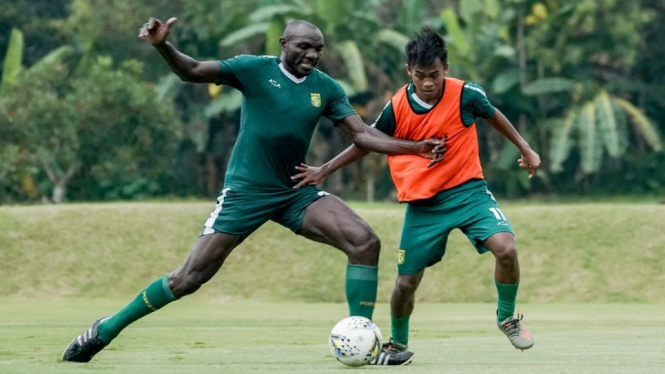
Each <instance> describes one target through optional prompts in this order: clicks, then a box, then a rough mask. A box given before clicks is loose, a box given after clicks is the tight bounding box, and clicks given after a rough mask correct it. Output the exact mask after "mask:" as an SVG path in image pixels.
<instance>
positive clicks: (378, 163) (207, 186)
mask: <svg viewBox="0 0 665 374" xmlns="http://www.w3.org/2000/svg"><path fill="white" fill-rule="evenodd" d="M664 15H665V3H664V2H662V1H643V0H642V1H628V0H601V1H593V0H581V1H575V0H540V1H534V0H479V1H459V0H446V1H434V0H410V1H401V0H371V1H361V0H343V1H334V2H331V1H325V0H311V1H305V0H246V1H242V2H236V1H231V0H222V1H219V0H215V1H213V0H200V1H191V0H174V1H166V0H148V1H138V0H112V1H111V0H49V1H45V0H17V1H12V2H2V3H1V4H0V62H1V63H2V65H0V69H2V70H0V74H1V75H0V77H1V78H0V79H1V81H0V202H4V203H12V202H28V201H41V200H45V201H53V202H60V201H63V200H65V199H68V200H74V201H76V200H79V201H80V200H113V199H142V198H148V197H156V196H214V195H216V194H217V192H218V190H219V188H220V186H221V184H222V183H223V175H224V172H225V170H226V162H227V161H228V157H229V155H230V150H231V148H232V146H233V144H234V141H235V137H236V135H237V130H238V118H239V113H238V108H239V103H240V100H239V99H240V96H239V93H238V92H236V91H234V90H232V89H229V88H221V89H220V88H218V87H208V86H206V85H194V84H185V83H182V82H180V81H179V80H178V79H177V77H175V75H174V74H172V73H171V72H170V71H169V69H168V67H167V66H166V64H165V63H164V62H163V61H162V60H161V57H160V56H159V54H158V53H156V52H155V51H154V50H153V48H152V47H150V46H149V45H148V44H147V43H145V42H143V41H142V40H140V39H138V38H137V37H136V34H137V31H138V29H139V27H140V26H141V25H142V24H143V23H144V22H145V21H147V19H148V18H149V17H150V16H154V17H157V18H160V19H162V20H165V19H167V18H169V17H171V16H175V17H178V22H177V23H176V24H175V26H174V29H173V31H172V33H171V35H170V40H171V42H172V43H174V44H175V45H176V46H177V47H178V48H179V49H180V50H182V51H183V52H185V53H187V54H189V55H191V56H193V57H195V58H197V59H201V60H205V59H224V58H228V57H232V56H234V55H236V54H240V53H251V54H277V53H279V49H278V47H277V40H278V39H279V36H280V34H281V30H282V28H283V26H284V25H285V24H286V23H287V22H288V21H290V20H292V19H299V18H304V19H308V20H311V21H312V22H314V23H316V24H317V25H318V26H319V27H320V28H321V29H322V31H323V33H324V35H325V37H326V51H325V53H324V56H323V59H322V61H321V63H320V68H321V69H322V70H324V71H325V72H327V73H328V74H330V75H331V76H332V77H334V78H335V79H337V80H338V81H339V82H340V83H341V84H342V86H343V87H344V88H345V90H346V91H347V94H348V95H349V97H350V98H351V101H352V103H353V104H354V106H355V107H356V109H357V110H358V112H359V114H360V115H361V116H362V117H363V118H364V119H365V121H366V122H367V123H371V122H373V121H374V119H375V118H376V116H377V114H378V113H379V112H380V110H381V109H382V107H383V106H384V105H385V103H386V101H387V100H389V98H390V96H391V94H392V93H393V92H394V91H395V90H397V89H398V88H399V87H401V86H402V85H403V84H405V83H407V78H408V77H407V76H406V74H405V73H404V58H403V56H402V55H403V51H402V49H403V46H404V44H405V43H406V41H407V40H408V38H409V37H410V36H412V35H413V33H414V32H415V31H417V30H418V29H420V28H421V27H422V26H423V25H428V26H430V27H433V28H435V29H437V30H438V31H439V32H440V33H441V34H442V35H444V36H445V38H446V40H447V41H448V43H449V62H450V64H451V69H450V75H451V76H454V77H459V78H461V79H465V80H469V81H474V82H477V83H479V84H481V85H482V86H483V87H484V88H485V90H486V91H487V94H488V97H489V99H490V101H491V102H492V103H493V104H494V105H495V106H497V107H498V108H499V109H500V110H501V111H502V112H504V113H505V114H506V115H507V117H508V118H509V119H510V120H511V121H512V122H513V124H515V126H516V127H517V128H518V130H519V131H520V132H521V133H522V134H523V135H524V136H525V138H527V139H528V140H529V142H530V143H531V145H532V147H533V148H534V149H536V150H537V151H538V152H539V153H540V155H541V157H542V159H543V167H542V170H541V171H542V172H541V173H539V176H538V178H535V179H534V180H528V179H527V178H526V175H525V173H523V172H522V171H520V170H519V169H518V168H517V164H516V162H515V160H516V159H517V158H518V157H519V155H518V152H517V150H516V149H515V147H514V146H513V145H512V144H510V143H508V142H506V141H505V140H504V139H503V138H502V137H501V136H500V135H499V134H497V133H496V132H495V131H494V130H491V129H490V128H489V126H487V125H486V124H485V123H483V121H482V120H478V123H477V125H478V131H479V134H480V142H481V157H482V161H483V165H484V168H485V174H486V177H487V179H488V180H489V183H490V186H491V188H492V189H493V191H495V192H497V193H499V194H502V195H508V196H512V197H517V196H527V195H534V194H536V195H539V196H541V195H554V194H558V195H568V194H586V195H597V194H602V195H611V194H627V193H640V194H644V193H649V194H654V195H655V194H662V193H663V192H665V168H663V167H662V165H663V162H664V161H665V156H664V155H663V152H662V140H661V137H662V134H663V133H665V123H664V122H663V120H662V118H661V117H660V116H658V113H661V112H662V111H663V109H664V107H665V97H664V96H663V95H662V94H660V91H662V89H663V86H664V82H663V74H662V72H663V71H665V66H664V64H665V62H664V61H665V59H664V58H663V55H665V46H663V44H662V43H658V40H659V39H660V38H661V35H664V34H665V30H663V25H662V22H658V20H659V19H661V18H662V17H663V16H664ZM347 145H348V141H347V140H346V139H345V138H343V136H342V135H341V134H340V133H339V132H338V131H336V130H335V129H334V128H333V127H332V125H331V124H330V123H326V122H322V123H321V124H320V127H319V131H318V132H317V134H316V135H315V140H314V142H313V144H312V148H311V149H310V155H309V156H308V162H310V163H312V164H321V163H323V162H325V161H326V160H328V159H330V158H331V157H333V156H334V155H336V154H337V153H338V152H339V151H341V150H342V149H344V148H345V147H346V146H347ZM608 186H612V187H611V189H610V188H608ZM323 187H324V188H326V189H328V190H329V191H331V192H334V193H337V194H340V195H342V196H344V197H349V198H366V199H369V200H373V199H392V198H393V187H392V182H391V181H390V178H389V174H388V173H387V167H386V163H385V158H384V157H383V156H380V155H372V156H370V157H366V158H365V159H363V160H362V161H361V162H358V163H356V164H354V165H351V166H349V167H347V168H346V169H345V170H343V171H342V172H338V173H336V174H335V175H333V176H331V178H329V180H327V181H326V184H325V185H324V186H323Z"/></svg>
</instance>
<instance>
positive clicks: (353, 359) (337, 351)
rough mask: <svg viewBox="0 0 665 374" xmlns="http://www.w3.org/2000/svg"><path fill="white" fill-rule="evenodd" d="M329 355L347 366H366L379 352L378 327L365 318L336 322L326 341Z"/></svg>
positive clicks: (350, 318) (379, 335) (381, 339)
mask: <svg viewBox="0 0 665 374" xmlns="http://www.w3.org/2000/svg"><path fill="white" fill-rule="evenodd" d="M328 342H329V344H330V353H332V354H333V356H335V358H336V359H337V361H339V362H341V363H343V364H344V365H348V366H363V365H367V364H369V363H370V362H372V360H374V359H375V358H376V356H377V355H378V354H379V352H380V351H381V347H382V345H383V336H382V335H381V330H379V326H377V325H376V324H374V322H372V321H370V320H369V319H367V318H365V317H360V316H352V317H347V318H344V319H343V320H341V321H339V322H337V324H336V325H335V327H333V329H332V331H331V332H330V338H329V339H328Z"/></svg>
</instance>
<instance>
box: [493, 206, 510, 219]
mask: <svg viewBox="0 0 665 374" xmlns="http://www.w3.org/2000/svg"><path fill="white" fill-rule="evenodd" d="M490 212H492V214H494V217H496V219H497V220H499V221H507V220H508V219H507V218H506V216H505V215H503V212H502V211H501V209H499V208H490Z"/></svg>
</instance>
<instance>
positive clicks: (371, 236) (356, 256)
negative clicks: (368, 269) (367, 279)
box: [348, 230, 381, 266]
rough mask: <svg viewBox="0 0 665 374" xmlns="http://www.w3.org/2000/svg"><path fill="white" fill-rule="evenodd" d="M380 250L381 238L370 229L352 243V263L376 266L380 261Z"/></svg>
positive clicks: (349, 253) (350, 255) (349, 254)
mask: <svg viewBox="0 0 665 374" xmlns="http://www.w3.org/2000/svg"><path fill="white" fill-rule="evenodd" d="M380 252H381V240H380V239H379V237H378V236H377V235H376V234H375V233H374V232H372V231H371V230H370V231H368V232H367V233H366V234H365V235H364V236H363V237H362V238H360V240H357V241H356V243H354V244H352V245H351V248H350V249H349V250H348V256H349V260H350V262H351V263H354V264H361V265H370V266H376V265H378V263H379V253H380Z"/></svg>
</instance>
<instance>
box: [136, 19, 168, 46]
mask: <svg viewBox="0 0 665 374" xmlns="http://www.w3.org/2000/svg"><path fill="white" fill-rule="evenodd" d="M177 20H178V19H177V18H175V17H171V18H169V20H168V21H166V23H162V21H160V20H158V19H157V18H153V17H150V19H149V20H148V22H146V23H144V24H143V27H141V28H140V29H139V38H141V39H143V40H145V41H147V42H148V43H150V44H152V45H159V44H162V43H164V42H165V41H166V37H167V36H169V32H170V30H171V26H172V25H173V24H174V23H175V21H177Z"/></svg>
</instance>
